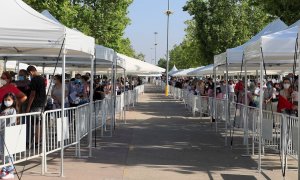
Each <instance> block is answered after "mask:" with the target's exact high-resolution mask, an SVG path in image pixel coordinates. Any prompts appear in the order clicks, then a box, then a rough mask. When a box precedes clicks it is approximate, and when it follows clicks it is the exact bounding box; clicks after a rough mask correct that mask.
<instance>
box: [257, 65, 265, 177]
mask: <svg viewBox="0 0 300 180" xmlns="http://www.w3.org/2000/svg"><path fill="white" fill-rule="evenodd" d="M259 94H260V98H259V125H258V127H259V133H258V134H259V147H258V148H259V150H258V172H259V173H261V148H262V136H261V135H262V134H261V133H262V120H263V110H262V106H263V98H262V97H263V95H264V94H263V61H262V60H261V62H260V92H259Z"/></svg>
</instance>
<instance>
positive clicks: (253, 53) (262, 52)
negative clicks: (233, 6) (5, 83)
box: [244, 21, 300, 171]
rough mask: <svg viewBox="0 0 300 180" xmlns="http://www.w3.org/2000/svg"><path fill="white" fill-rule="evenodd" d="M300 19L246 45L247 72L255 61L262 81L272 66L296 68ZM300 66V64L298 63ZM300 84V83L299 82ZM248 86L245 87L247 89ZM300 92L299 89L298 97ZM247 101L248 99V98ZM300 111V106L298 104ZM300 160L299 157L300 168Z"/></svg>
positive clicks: (261, 89)
mask: <svg viewBox="0 0 300 180" xmlns="http://www.w3.org/2000/svg"><path fill="white" fill-rule="evenodd" d="M299 31H300V28H299V21H297V22H296V23H295V24H293V25H292V26H291V27H290V28H288V29H285V30H282V31H279V32H275V33H272V34H269V35H265V36H261V37H260V38H259V39H258V40H256V41H255V42H252V43H251V44H248V45H247V46H246V47H245V52H244V54H245V68H246V71H245V73H247V64H249V63H255V64H259V65H258V66H259V67H260V68H259V69H260V83H261V84H262V83H263V77H264V75H266V74H265V70H266V69H269V68H270V67H273V66H275V67H276V68H277V69H291V67H293V68H294V69H296V66H294V65H293V64H294V63H295V65H296V62H297V61H298V59H297V58H296V57H297V56H296V54H299V48H298V44H299V42H298V38H299V37H298V34H299ZM298 63H299V62H298ZM298 66H299V65H298ZM299 82H300V81H299ZM298 86H299V84H298ZM246 90H247V88H245V91H246ZM299 95H300V93H299V91H298V97H299ZM260 96H261V97H262V96H263V87H262V86H261V87H260ZM246 102H247V100H246ZM259 106H260V111H259V117H261V118H260V128H262V117H263V110H262V107H263V100H262V98H260V104H259ZM298 110H299V111H300V107H299V106H298ZM298 129H300V123H298ZM260 140H261V137H260ZM298 141H299V132H298ZM259 155H260V157H259V163H258V164H259V169H260V168H261V152H259ZM299 165H300V161H299V158H298V170H299V171H300V169H299Z"/></svg>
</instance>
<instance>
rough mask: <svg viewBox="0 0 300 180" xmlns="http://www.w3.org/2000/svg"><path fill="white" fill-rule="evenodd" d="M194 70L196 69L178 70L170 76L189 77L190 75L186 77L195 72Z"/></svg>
mask: <svg viewBox="0 0 300 180" xmlns="http://www.w3.org/2000/svg"><path fill="white" fill-rule="evenodd" d="M195 69H196V68H189V69H183V70H179V71H178V72H176V73H174V74H173V75H172V76H191V75H188V73H189V72H191V71H193V70H195Z"/></svg>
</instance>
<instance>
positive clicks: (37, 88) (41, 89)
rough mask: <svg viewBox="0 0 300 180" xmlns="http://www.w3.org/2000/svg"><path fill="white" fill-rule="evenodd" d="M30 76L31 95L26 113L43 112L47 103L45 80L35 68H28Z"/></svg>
mask: <svg viewBox="0 0 300 180" xmlns="http://www.w3.org/2000/svg"><path fill="white" fill-rule="evenodd" d="M27 72H28V74H29V75H30V76H31V82H30V84H29V87H30V95H29V100H28V106H27V109H26V112H42V110H43V108H44V106H45V103H46V85H45V79H44V77H42V76H41V75H40V74H39V73H38V72H37V70H36V68H35V67H34V66H28V68H27Z"/></svg>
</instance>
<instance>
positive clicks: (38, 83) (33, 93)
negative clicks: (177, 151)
mask: <svg viewBox="0 0 300 180" xmlns="http://www.w3.org/2000/svg"><path fill="white" fill-rule="evenodd" d="M16 75H17V76H16ZM91 80H93V81H94V87H93V88H94V94H93V100H94V101H96V100H103V99H104V98H105V97H106V96H109V95H110V94H111V93H112V92H113V89H112V88H113V86H112V81H111V79H108V78H107V77H106V76H103V77H102V78H100V76H97V78H96V76H95V78H91V75H90V73H86V74H84V75H81V74H76V75H75V77H74V78H71V79H68V80H66V81H65V97H64V100H65V101H64V102H65V107H76V106H78V105H82V104H85V103H89V101H90V92H91V91H90V82H91ZM62 84H63V79H62V75H59V74H57V75H54V76H53V77H52V80H48V79H47V78H46V77H45V76H44V75H41V74H40V73H39V72H38V71H37V69H36V67H34V66H28V67H27V69H21V70H19V72H18V74H15V73H14V72H9V71H5V72H3V73H2V75H1V78H0V103H1V104H0V116H9V115H16V114H21V113H29V112H44V111H46V110H53V109H60V108H61V106H62V88H63V86H62ZM140 84H142V79H141V78H139V77H126V78H123V77H120V78H118V79H117V80H116V84H115V92H116V94H117V95H119V94H121V93H122V92H123V91H127V90H130V89H133V88H134V87H135V86H138V85H140ZM24 119H25V118H16V117H12V118H5V119H2V120H1V121H0V124H1V129H0V137H1V138H0V151H2V150H3V149H4V142H3V141H4V140H3V139H4V138H3V137H4V131H3V129H4V128H5V127H9V126H14V125H16V124H20V123H22V124H26V127H27V129H28V130H27V131H26V144H27V147H28V148H30V147H29V144H31V145H34V143H33V142H35V143H37V142H38V140H39V139H40V138H38V136H39V135H38V133H34V129H35V131H36V132H40V129H39V128H40V127H39V124H40V120H38V119H37V120H35V121H34V119H35V118H31V119H30V120H29V121H28V120H27V121H28V122H27V121H26V122H20V121H25V120H24ZM30 134H31V135H30ZM40 134H41V133H40ZM33 139H35V141H34V140H33ZM29 142H30V143H29ZM2 154H3V152H2ZM11 160H12V159H11V157H6V159H5V160H4V161H7V162H11ZM13 170H14V167H13V166H7V167H4V168H2V170H1V173H2V174H0V179H4V178H9V177H12V176H13V173H12V172H13Z"/></svg>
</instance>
